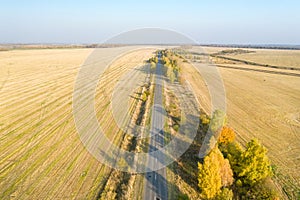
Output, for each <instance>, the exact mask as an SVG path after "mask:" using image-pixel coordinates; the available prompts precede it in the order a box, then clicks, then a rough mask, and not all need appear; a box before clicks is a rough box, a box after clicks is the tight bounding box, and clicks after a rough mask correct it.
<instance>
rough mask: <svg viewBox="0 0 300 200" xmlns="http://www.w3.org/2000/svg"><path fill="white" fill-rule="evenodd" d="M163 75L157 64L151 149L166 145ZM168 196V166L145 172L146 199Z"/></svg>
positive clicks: (150, 161) (152, 161)
mask: <svg viewBox="0 0 300 200" xmlns="http://www.w3.org/2000/svg"><path fill="white" fill-rule="evenodd" d="M162 90H163V76H162V65H161V64H160V63H158V64H157V66H156V74H155V90H154V104H153V105H154V107H153V110H152V115H151V129H150V135H151V138H150V142H149V151H150V152H151V151H155V150H156V149H158V148H162V147H163V146H164V131H163V127H164V114H163V113H164V111H163V98H162V96H163V94H162ZM162 159H164V158H155V159H151V160H149V161H148V163H147V164H148V166H154V165H157V162H161V160H162ZM167 198H168V187H167V177H166V168H162V169H160V170H157V171H153V172H148V173H146V174H145V185H144V199H145V200H166V199H167Z"/></svg>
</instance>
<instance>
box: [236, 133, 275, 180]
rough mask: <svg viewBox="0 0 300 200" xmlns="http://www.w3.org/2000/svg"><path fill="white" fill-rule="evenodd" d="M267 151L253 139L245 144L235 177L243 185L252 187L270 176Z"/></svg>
mask: <svg viewBox="0 0 300 200" xmlns="http://www.w3.org/2000/svg"><path fill="white" fill-rule="evenodd" d="M266 153H267V150H266V148H264V147H263V146H261V144H260V143H259V142H258V140H256V139H254V140H251V141H250V142H248V143H247V146H246V150H245V151H244V152H243V153H242V154H241V156H240V162H239V167H238V168H237V170H238V171H237V176H238V177H239V178H240V179H241V180H242V181H243V183H244V184H248V185H254V184H255V183H256V182H258V181H260V180H262V179H265V178H266V177H268V176H270V175H271V167H270V162H269V159H268V157H267V155H266Z"/></svg>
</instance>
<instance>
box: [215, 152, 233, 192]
mask: <svg viewBox="0 0 300 200" xmlns="http://www.w3.org/2000/svg"><path fill="white" fill-rule="evenodd" d="M214 153H215V154H216V156H217V157H218V159H217V161H218V165H219V168H220V172H219V173H220V176H221V183H222V186H223V187H226V186H230V185H232V183H233V172H232V169H231V167H230V164H229V161H228V160H227V159H224V157H223V154H222V153H221V151H220V150H219V149H218V147H216V148H215V149H214Z"/></svg>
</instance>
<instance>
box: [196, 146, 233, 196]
mask: <svg viewBox="0 0 300 200" xmlns="http://www.w3.org/2000/svg"><path fill="white" fill-rule="evenodd" d="M198 168H199V176H198V185H199V187H200V189H201V194H202V196H203V197H204V198H207V199H210V198H214V197H215V196H216V195H218V194H219V193H220V192H221V187H222V186H223V187H225V186H229V185H231V184H232V183H233V172H232V170H231V168H230V164H229V161H228V160H227V159H224V157H223V155H222V153H221V151H220V150H219V149H218V147H215V148H214V149H213V150H212V151H211V152H210V153H209V154H208V155H207V156H206V157H205V158H204V162H203V164H201V163H198Z"/></svg>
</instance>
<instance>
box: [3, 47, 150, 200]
mask: <svg viewBox="0 0 300 200" xmlns="http://www.w3.org/2000/svg"><path fill="white" fill-rule="evenodd" d="M123 48H128V49H127V50H130V49H131V47H123ZM115 49H116V51H118V49H121V48H115ZM115 49H113V48H106V49H103V55H102V56H103V57H104V58H105V59H109V58H111V57H112V56H113V54H110V52H112V51H115ZM125 50H126V49H125ZM120 51H121V50H120ZM153 51H154V50H153V49H143V50H139V51H138V52H132V53H130V54H128V55H126V56H127V57H126V58H125V59H124V58H123V59H122V58H120V59H117V60H115V61H114V62H113V63H112V65H111V66H110V68H109V71H108V73H107V74H106V75H105V76H104V78H103V79H102V83H106V85H105V86H104V87H102V88H101V89H103V90H105V92H109V91H110V90H111V89H113V86H114V84H116V83H117V81H118V78H119V77H120V76H122V74H124V73H125V72H126V71H128V70H130V69H133V68H135V67H137V66H143V63H144V60H145V59H147V58H149V57H150V56H151V54H152V52H153ZM91 52H92V50H91V49H51V50H13V51H3V52H0V63H1V70H0V86H1V91H0V93H1V97H0V102H1V104H0V113H1V115H0V123H1V126H0V128H1V130H0V143H1V145H0V151H1V155H0V199H29V198H30V199H47V198H51V199H94V198H96V197H102V198H104V197H105V194H106V193H103V192H104V191H105V188H107V187H111V186H106V184H107V183H111V184H112V185H116V184H115V183H114V181H116V180H114V179H113V178H110V175H112V174H113V173H112V172H113V170H112V169H111V168H109V167H106V166H104V165H102V164H101V163H100V162H99V161H97V160H96V159H95V158H94V157H93V156H92V155H90V154H89V153H88V152H87V151H86V150H85V148H84V146H83V145H82V143H81V141H80V139H79V137H78V135H77V132H76V128H75V124H74V119H73V114H72V93H73V87H74V81H75V78H76V75H77V73H78V69H79V67H80V65H81V64H83V62H84V61H85V60H86V58H87V57H88V56H89V54H90V53H91ZM128 59H130V60H131V62H127V61H128ZM104 61H105V60H104ZM99 92H100V90H98V92H97V96H96V111H97V114H98V116H100V114H101V116H105V117H106V118H103V117H101V118H100V117H99V121H101V122H102V123H103V124H106V125H107V127H106V129H107V130H110V131H111V132H108V137H110V138H114V141H113V142H114V143H115V144H118V145H121V143H122V140H121V138H122V135H118V133H120V132H119V131H118V129H117V127H116V126H115V124H114V123H111V122H110V121H111V120H112V119H111V118H110V117H111V114H109V112H108V111H107V110H105V108H104V107H103V106H104V105H106V104H107V103H109V102H110V101H109V96H101V94H100V93H99ZM102 95H103V94H102ZM98 100H99V101H98ZM100 100H101V101H100ZM132 103H134V101H132ZM102 193H103V194H102Z"/></svg>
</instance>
